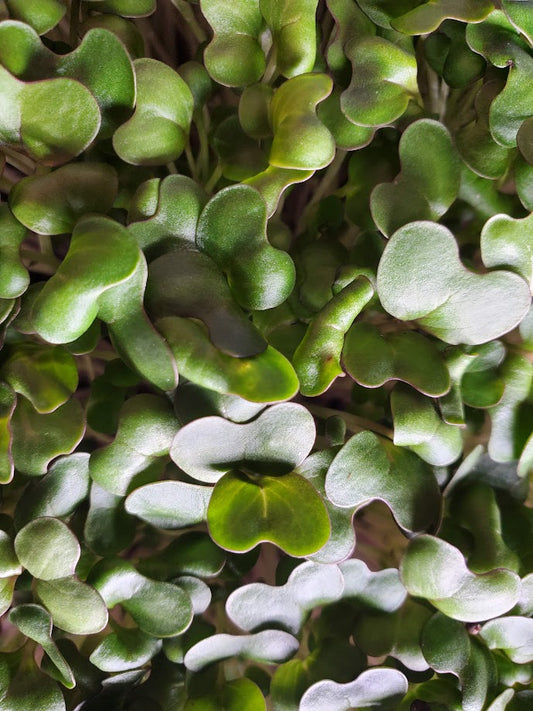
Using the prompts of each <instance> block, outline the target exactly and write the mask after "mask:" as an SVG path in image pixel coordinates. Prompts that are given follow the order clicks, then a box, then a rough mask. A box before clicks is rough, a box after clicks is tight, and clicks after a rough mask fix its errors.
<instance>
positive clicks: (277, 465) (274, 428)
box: [170, 403, 316, 483]
mask: <svg viewBox="0 0 533 711" xmlns="http://www.w3.org/2000/svg"><path fill="white" fill-rule="evenodd" d="M315 436H316V430H315V423H314V420H313V417H312V415H311V414H310V413H309V411H308V410H307V409H306V408H305V407H303V406H302V405H298V404H296V403H283V404H280V405H273V406H272V407H270V408H268V409H267V410H264V411H263V412H262V413H261V414H259V415H258V417H257V418H256V419H254V420H252V421H251V422H247V423H244V424H235V423H233V422H228V421H227V420H224V419H223V418H222V417H204V418H200V419H198V420H194V421H193V422H190V423H189V424H188V425H185V426H184V427H182V428H181V430H180V431H179V432H178V433H177V434H176V436H175V437H174V439H173V441H172V445H171V447H170V456H171V457H172V459H173V460H174V462H175V463H176V464H177V465H178V466H179V467H180V468H181V469H183V470H184V471H185V472H187V474H189V475H190V476H192V477H194V478H195V479H198V480H199V481H205V482H209V483H215V482H217V481H218V480H219V479H220V478H221V477H222V476H223V474H224V473H225V472H228V471H230V470H231V469H235V468H239V467H245V468H246V469H247V470H249V471H253V472H255V473H257V474H271V475H276V474H278V475H283V474H287V473H288V472H290V471H292V470H293V469H294V468H295V467H296V466H298V464H301V462H302V461H303V460H304V459H305V457H306V456H307V455H308V454H309V452H310V451H311V448H312V446H313V444H314V441H315Z"/></svg>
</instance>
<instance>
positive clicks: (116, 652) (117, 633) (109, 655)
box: [89, 624, 162, 672]
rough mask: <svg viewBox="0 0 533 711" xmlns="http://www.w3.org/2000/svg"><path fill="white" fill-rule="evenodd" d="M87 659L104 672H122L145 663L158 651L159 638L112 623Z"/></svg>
mask: <svg viewBox="0 0 533 711" xmlns="http://www.w3.org/2000/svg"><path fill="white" fill-rule="evenodd" d="M113 630H114V631H113V632H112V633H111V634H109V635H107V637H104V639H103V640H102V641H101V642H100V644H99V645H98V646H97V647H96V649H95V650H94V651H93V652H92V653H91V655H90V657H89V661H90V662H91V663H92V664H94V665H95V666H96V667H98V669H101V670H102V671H104V672H123V671H129V670H130V669H137V668H138V667H141V666H143V665H145V664H146V663H147V662H148V661H150V659H152V657H155V655H156V654H157V653H158V652H159V651H160V649H161V644H162V643H161V640H160V639H157V638H155V637H152V636H151V635H149V634H146V632H142V631H141V630H139V629H136V628H130V629H128V628H126V627H120V625H117V624H114V625H113Z"/></svg>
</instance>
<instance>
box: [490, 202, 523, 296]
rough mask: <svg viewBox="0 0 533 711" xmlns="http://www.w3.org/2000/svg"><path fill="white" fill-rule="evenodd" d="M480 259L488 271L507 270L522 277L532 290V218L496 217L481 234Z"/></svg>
mask: <svg viewBox="0 0 533 711" xmlns="http://www.w3.org/2000/svg"><path fill="white" fill-rule="evenodd" d="M481 258H482V259H483V262H484V263H485V265H486V266H487V267H488V268H489V269H491V268H496V267H500V268H506V269H510V270H512V271H513V272H516V273H517V274H519V275H520V276H521V277H523V278H524V279H525V280H526V281H527V282H528V283H529V285H530V289H531V290H533V214H532V215H528V216H527V217H524V218H522V219H518V220H517V219H513V218H512V217H510V216H509V215H495V216H494V217H491V218H490V220H488V222H486V223H485V225H484V227H483V230H482V232H481Z"/></svg>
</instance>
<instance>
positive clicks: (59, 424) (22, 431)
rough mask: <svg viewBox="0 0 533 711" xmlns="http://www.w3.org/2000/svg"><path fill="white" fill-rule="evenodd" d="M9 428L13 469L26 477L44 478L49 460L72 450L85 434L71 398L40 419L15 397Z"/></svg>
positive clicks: (79, 410) (77, 407)
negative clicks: (15, 403) (11, 433)
mask: <svg viewBox="0 0 533 711" xmlns="http://www.w3.org/2000/svg"><path fill="white" fill-rule="evenodd" d="M11 428H12V432H13V444H12V454H13V461H14V463H15V468H16V469H18V470H19V471H21V472H24V474H27V475H29V476H40V475H41V474H46V471H47V467H48V464H49V462H50V461H51V460H52V459H54V458H55V457H57V456H59V455H60V454H69V453H70V452H72V450H73V449H75V447H76V446H77V445H78V443H79V442H80V441H81V439H82V437H83V434H84V432H85V420H84V416H83V410H82V407H81V405H80V403H79V401H78V400H75V399H74V398H71V399H70V400H68V401H67V402H66V403H65V404H64V405H61V406H60V407H58V408H57V409H56V410H54V411H53V412H50V413H45V414H43V415H41V414H39V413H38V412H36V411H35V410H34V409H33V407H32V405H31V404H30V403H29V402H28V401H27V400H26V398H24V397H19V398H18V399H17V406H16V409H15V412H14V413H13V417H12V419H11ZM43 432H46V437H43V434H42V433H43Z"/></svg>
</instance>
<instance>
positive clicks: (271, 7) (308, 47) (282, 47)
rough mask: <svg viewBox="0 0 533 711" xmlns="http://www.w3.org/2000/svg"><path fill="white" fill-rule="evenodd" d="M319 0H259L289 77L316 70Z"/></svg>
mask: <svg viewBox="0 0 533 711" xmlns="http://www.w3.org/2000/svg"><path fill="white" fill-rule="evenodd" d="M317 4H318V2H317V0H281V1H280V0H259V7H260V10H261V14H262V15H263V17H264V18H265V21H266V23H267V25H268V27H269V28H270V31H271V32H272V41H273V46H274V51H275V53H276V67H277V68H278V70H279V71H280V72H281V74H283V76H285V77H287V78H288V79H290V78H291V77H294V76H297V75H298V74H305V73H307V72H312V71H313V66H314V64H315V54H316V21H315V13H316V8H317Z"/></svg>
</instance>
